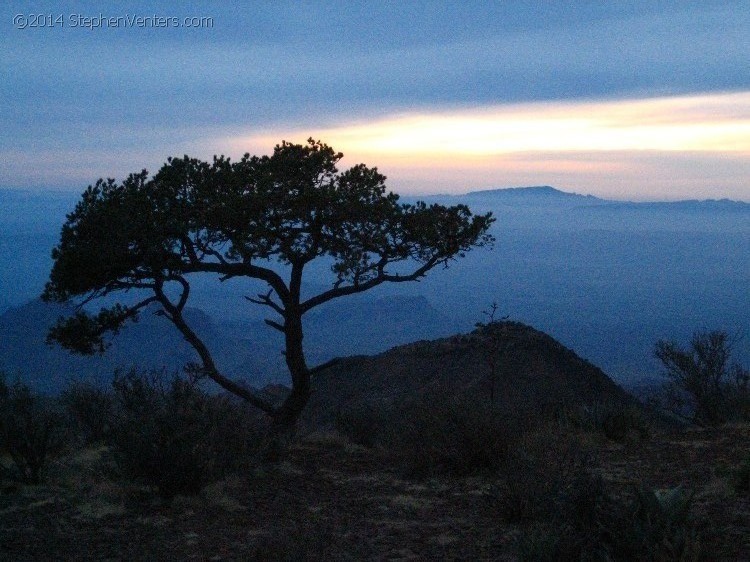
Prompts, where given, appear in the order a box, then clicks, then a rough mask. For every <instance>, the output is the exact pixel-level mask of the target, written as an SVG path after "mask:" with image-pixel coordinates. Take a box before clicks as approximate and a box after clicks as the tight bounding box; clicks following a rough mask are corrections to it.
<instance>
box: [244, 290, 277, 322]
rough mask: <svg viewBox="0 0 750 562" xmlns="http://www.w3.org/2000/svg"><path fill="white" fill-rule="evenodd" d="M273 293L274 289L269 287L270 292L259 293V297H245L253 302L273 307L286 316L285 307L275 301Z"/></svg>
mask: <svg viewBox="0 0 750 562" xmlns="http://www.w3.org/2000/svg"><path fill="white" fill-rule="evenodd" d="M272 293H273V289H269V290H268V292H267V293H265V294H263V293H258V298H253V297H245V298H246V299H247V300H249V301H250V302H252V303H255V304H262V305H264V306H268V307H271V308H272V309H273V310H275V311H276V312H278V313H279V314H280V315H281V316H284V309H283V308H282V307H281V306H279V304H277V303H275V302H274V301H273V299H272V298H271V294H272Z"/></svg>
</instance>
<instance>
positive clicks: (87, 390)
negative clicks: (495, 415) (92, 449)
mask: <svg viewBox="0 0 750 562" xmlns="http://www.w3.org/2000/svg"><path fill="white" fill-rule="evenodd" d="M60 403H61V404H62V406H63V408H64V409H65V412H66V413H67V415H68V419H69V423H70V425H71V428H72V430H73V433H74V434H75V435H76V437H77V438H78V440H79V441H80V442H82V443H83V444H85V445H94V444H97V443H103V442H105V441H107V440H108V439H109V437H110V431H111V426H112V420H113V416H114V405H115V401H114V396H113V395H112V393H111V392H109V391H107V390H104V389H102V388H99V387H97V386H94V385H92V384H86V383H73V384H72V385H71V386H70V387H68V388H67V389H65V390H64V391H63V393H62V394H61V396H60Z"/></svg>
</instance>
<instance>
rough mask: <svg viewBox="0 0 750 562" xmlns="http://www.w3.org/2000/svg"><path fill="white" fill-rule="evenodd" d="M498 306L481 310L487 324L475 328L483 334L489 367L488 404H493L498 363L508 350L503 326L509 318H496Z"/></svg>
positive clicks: (506, 332)
mask: <svg viewBox="0 0 750 562" xmlns="http://www.w3.org/2000/svg"><path fill="white" fill-rule="evenodd" d="M498 308H499V306H498V304H497V302H493V303H492V304H491V305H490V308H489V310H483V311H482V314H484V315H485V316H486V317H487V322H477V323H476V324H475V326H476V327H477V328H479V329H480V330H481V332H482V334H484V336H485V338H486V341H487V345H486V347H485V354H484V357H485V359H486V361H487V366H488V367H489V377H488V379H489V382H490V403H491V404H494V403H495V389H496V386H497V375H498V369H499V365H500V362H501V361H502V359H503V356H504V355H505V354H506V353H507V351H508V348H509V342H508V330H507V327H506V326H505V325H504V324H503V323H504V322H505V321H506V320H507V319H508V318H509V316H507V315H506V316H503V317H501V318H496V315H497V310H498Z"/></svg>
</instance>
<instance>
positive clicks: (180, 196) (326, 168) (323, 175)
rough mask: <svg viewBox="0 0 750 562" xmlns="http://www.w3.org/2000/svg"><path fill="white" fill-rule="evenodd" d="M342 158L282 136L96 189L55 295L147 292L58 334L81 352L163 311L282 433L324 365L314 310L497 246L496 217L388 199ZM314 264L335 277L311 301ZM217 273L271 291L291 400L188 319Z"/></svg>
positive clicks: (49, 290)
mask: <svg viewBox="0 0 750 562" xmlns="http://www.w3.org/2000/svg"><path fill="white" fill-rule="evenodd" d="M342 156H343V155H342V154H341V153H337V152H334V150H333V149H332V148H331V147H329V146H327V145H326V144H323V143H321V142H319V141H314V140H313V139H309V140H308V142H307V144H304V145H299V144H291V143H288V142H282V143H281V144H280V145H277V146H276V147H275V149H274V152H273V154H272V155H271V156H250V155H248V154H246V155H245V156H244V157H243V158H242V159H241V160H240V161H238V162H231V161H230V159H229V158H225V157H223V156H222V157H214V159H213V162H210V163H209V162H203V161H200V160H197V159H193V158H188V157H187V156H185V157H184V158H181V159H169V160H168V161H167V163H166V164H165V165H164V166H163V167H162V168H161V170H159V172H158V173H157V174H156V175H155V176H153V177H152V178H150V179H149V177H148V173H147V172H146V171H145V170H144V171H142V172H141V173H138V174H132V175H130V176H129V177H128V178H127V179H126V180H125V181H123V182H122V183H116V182H115V180H113V179H109V180H106V181H105V180H99V181H98V182H97V183H96V185H94V186H89V188H88V189H87V190H86V191H85V192H84V193H83V196H82V198H81V200H80V201H79V203H78V204H77V206H76V208H75V210H74V211H73V212H72V213H71V214H70V215H68V217H67V221H66V223H65V224H64V225H63V228H62V234H61V238H60V243H59V244H58V246H57V247H56V248H55V249H54V251H53V255H52V257H53V259H54V265H53V268H52V272H51V274H50V280H49V282H48V283H47V285H46V288H45V291H44V295H43V297H44V298H45V299H46V300H54V301H61V302H63V301H69V300H71V299H77V300H78V304H79V306H80V307H82V306H84V305H86V304H87V303H90V302H92V301H94V300H96V299H99V298H101V297H105V296H109V295H112V294H114V293H119V292H126V291H133V292H136V294H137V295H139V296H141V297H142V298H140V299H139V300H138V301H137V302H136V303H135V304H130V305H128V306H126V305H123V304H116V305H114V306H112V307H110V308H105V309H102V310H101V312H99V313H98V314H97V315H94V316H91V315H88V314H87V313H86V312H84V311H83V309H82V308H79V311H78V313H77V314H76V315H75V316H73V317H72V318H68V319H66V320H63V321H61V322H59V323H58V325H57V326H55V327H54V328H53V329H52V330H51V332H50V334H49V340H51V341H52V340H54V341H57V342H59V343H61V344H62V345H64V346H65V347H67V348H69V349H72V350H74V351H77V352H80V353H94V352H97V351H98V352H102V351H104V348H105V347H106V346H105V343H104V340H103V339H102V336H103V334H104V333H106V332H115V333H116V332H117V331H118V329H119V328H120V327H121V326H122V325H123V323H124V322H125V321H126V320H128V319H135V318H136V317H137V315H138V313H139V312H140V311H142V310H143V309H144V308H145V307H147V306H154V305H155V306H158V307H159V311H160V314H162V315H163V316H165V317H166V318H167V319H168V320H169V321H171V322H172V323H173V324H174V325H175V327H176V328H177V329H178V330H179V331H180V332H181V333H182V335H183V336H184V337H185V339H186V340H187V341H188V342H189V343H190V345H192V347H193V348H194V349H195V351H196V352H197V353H198V356H199V357H200V365H199V368H200V371H201V372H202V373H203V374H205V375H206V376H208V377H210V378H211V379H213V380H214V381H215V382H217V383H218V384H219V385H221V386H222V387H223V388H224V389H225V390H227V391H229V392H232V393H234V394H236V395H238V396H240V397H242V398H244V399H245V400H247V401H248V402H250V403H251V404H253V405H255V406H257V407H258V408H260V409H262V410H263V411H265V412H266V413H267V414H268V415H269V416H271V417H272V419H273V421H274V425H275V427H276V428H277V429H290V428H292V427H293V426H294V424H295V422H296V420H297V418H298V417H299V415H300V413H301V412H302V410H303V408H304V406H305V404H306V403H307V400H308V397H309V395H310V390H311V389H310V377H311V374H312V373H313V372H314V371H315V370H316V369H311V368H308V366H307V363H306V361H305V354H304V350H303V330H302V317H303V315H304V314H305V313H307V312H309V311H310V310H312V309H313V308H314V307H316V306H318V305H321V304H323V303H325V302H328V301H330V300H332V299H335V298H338V297H342V296H346V295H351V294H354V293H359V292H362V291H366V290H368V289H371V288H373V287H376V286H378V285H380V284H381V283H385V282H392V283H400V282H407V281H415V280H418V279H420V278H421V277H423V276H424V275H425V274H426V273H427V272H428V271H429V270H431V269H432V268H433V267H435V266H437V265H445V266H447V265H448V263H449V261H450V260H452V259H454V258H456V257H462V256H463V255H464V253H465V252H466V251H468V250H470V249H471V248H472V247H476V246H483V245H485V244H488V243H490V242H491V241H492V237H491V236H490V235H489V234H488V228H489V226H490V224H491V223H492V221H493V220H494V219H493V218H492V216H491V214H490V213H488V214H486V215H478V216H474V215H472V213H471V212H470V211H469V209H468V208H467V207H466V206H464V205H457V206H452V207H446V206H443V205H437V204H434V205H429V206H428V205H426V204H425V203H423V202H419V203H416V204H414V205H409V204H402V203H399V202H398V196H397V195H395V194H393V193H386V187H385V179H386V178H385V176H383V175H382V174H380V173H378V171H377V168H368V167H367V166H365V165H364V164H359V165H356V166H354V167H352V168H350V169H349V170H346V171H344V172H339V171H338V169H337V167H336V164H337V163H338V162H339V160H340V159H341V158H342ZM314 260H324V261H326V260H327V263H328V264H329V265H330V270H331V272H332V275H333V278H334V279H333V282H332V284H331V286H330V288H328V289H327V290H324V291H322V292H320V293H318V294H316V295H313V296H310V297H306V298H303V295H302V280H303V273H304V271H305V267H306V266H307V264H309V263H310V262H312V261H314ZM274 262H276V264H274ZM206 273H210V274H215V275H216V276H218V278H219V279H221V280H226V279H229V278H237V277H244V278H249V279H254V280H261V281H263V282H265V283H266V284H267V286H268V291H267V292H263V293H260V294H258V295H257V296H255V297H252V298H249V297H248V298H249V300H250V301H252V302H254V303H257V304H260V305H262V306H265V307H267V308H268V309H270V310H271V311H272V312H273V313H275V314H276V315H277V316H276V317H275V318H270V319H267V320H266V323H267V324H268V325H269V326H271V327H272V328H274V329H276V330H278V331H280V332H281V333H282V334H283V335H284V338H285V358H286V364H287V366H288V368H289V372H290V375H291V381H292V391H291V393H290V394H289V396H288V397H287V398H286V400H285V401H284V402H283V404H282V405H281V406H279V407H276V406H274V405H273V404H271V403H269V402H268V401H266V400H264V399H263V398H261V397H259V396H257V395H255V394H253V393H252V392H250V391H249V390H248V389H247V388H246V387H244V386H242V385H240V384H237V383H235V382H234V381H232V380H231V379H229V378H227V377H226V376H224V375H223V374H222V373H220V372H219V369H218V368H217V367H216V363H215V361H214V359H213V357H212V355H211V352H210V351H209V349H208V348H207V346H206V345H205V343H204V342H203V340H202V339H201V338H200V336H199V335H198V334H197V333H196V332H195V331H194V330H193V329H192V327H191V326H190V325H189V324H188V322H187V321H186V319H185V316H184V315H183V312H184V310H185V306H186V304H187V302H188V299H189V295H190V278H191V276H193V275H195V274H206Z"/></svg>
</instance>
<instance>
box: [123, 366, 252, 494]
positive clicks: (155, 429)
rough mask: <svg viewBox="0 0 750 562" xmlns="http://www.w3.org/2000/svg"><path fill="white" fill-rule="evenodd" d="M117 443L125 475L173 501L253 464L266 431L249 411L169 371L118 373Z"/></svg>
mask: <svg viewBox="0 0 750 562" xmlns="http://www.w3.org/2000/svg"><path fill="white" fill-rule="evenodd" d="M113 386H114V397H115V415H114V417H113V424H112V430H111V442H112V444H113V445H114V447H115V449H116V451H117V453H118V455H117V458H118V464H119V466H120V467H121V469H122V470H123V472H124V473H125V474H126V475H127V476H130V477H133V478H137V479H139V480H141V481H143V482H144V483H146V484H148V485H151V486H154V487H155V488H156V489H157V491H158V493H159V495H160V496H161V497H162V498H163V499H165V500H170V499H171V498H173V497H174V496H175V495H177V494H188V495H189V494H196V493H198V492H199V491H200V490H201V488H202V487H203V486H204V485H205V484H207V483H208V482H211V481H213V480H216V479H218V478H221V477H222V476H224V475H225V474H227V473H228V472H231V471H232V470H236V469H238V468H239V467H240V466H241V465H242V464H243V463H245V464H247V463H248V462H249V461H248V457H249V452H250V451H251V450H252V449H253V444H254V443H258V442H259V436H260V428H259V427H258V426H257V424H255V420H254V418H252V417H251V416H250V415H248V414H247V413H246V412H244V411H243V410H244V409H243V408H242V407H241V406H240V405H238V404H235V403H233V402H231V401H229V400H228V399H225V398H223V397H211V396H208V395H206V394H205V393H204V392H203V391H202V390H201V389H200V388H199V387H198V386H197V385H196V384H194V383H191V382H189V381H186V380H184V379H182V378H180V377H178V376H176V375H175V376H173V377H171V378H170V377H166V376H165V375H164V373H163V372H151V373H139V372H137V371H130V372H129V373H127V374H124V375H123V374H118V375H117V376H116V377H115V380H114V383H113Z"/></svg>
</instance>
